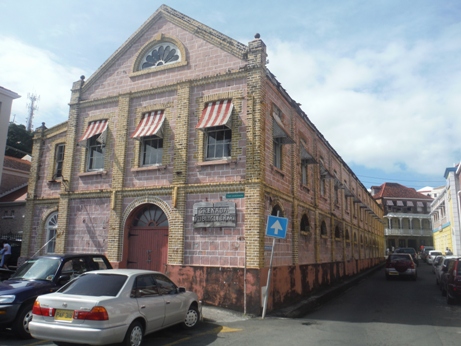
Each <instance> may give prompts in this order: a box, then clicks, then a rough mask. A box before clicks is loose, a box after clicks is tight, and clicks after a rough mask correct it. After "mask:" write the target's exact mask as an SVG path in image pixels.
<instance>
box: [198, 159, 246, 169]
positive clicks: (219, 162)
mask: <svg viewBox="0 0 461 346" xmlns="http://www.w3.org/2000/svg"><path fill="white" fill-rule="evenodd" d="M231 163H234V164H235V163H237V160H232V159H224V160H210V161H203V162H197V163H196V164H195V165H196V166H198V167H203V166H215V165H228V164H231Z"/></svg>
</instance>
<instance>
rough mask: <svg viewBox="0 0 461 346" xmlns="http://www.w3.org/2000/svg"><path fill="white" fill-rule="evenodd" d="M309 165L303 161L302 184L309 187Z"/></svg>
mask: <svg viewBox="0 0 461 346" xmlns="http://www.w3.org/2000/svg"><path fill="white" fill-rule="evenodd" d="M308 167H309V165H308V164H307V161H306V160H302V161H301V184H302V185H304V186H307V185H308V183H309V178H308V169H307V168H308Z"/></svg>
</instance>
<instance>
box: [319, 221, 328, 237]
mask: <svg viewBox="0 0 461 346" xmlns="http://www.w3.org/2000/svg"><path fill="white" fill-rule="evenodd" d="M320 235H321V236H324V237H326V236H327V224H326V223H325V221H322V224H321V225H320Z"/></svg>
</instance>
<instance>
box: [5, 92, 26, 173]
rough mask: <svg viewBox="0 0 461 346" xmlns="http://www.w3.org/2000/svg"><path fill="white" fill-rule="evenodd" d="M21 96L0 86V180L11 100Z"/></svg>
mask: <svg viewBox="0 0 461 346" xmlns="http://www.w3.org/2000/svg"><path fill="white" fill-rule="evenodd" d="M19 97H21V96H19V95H18V94H16V93H15V92H13V91H11V90H8V89H5V88H3V87H1V86H0V181H1V180H2V172H3V159H4V157H5V148H6V140H7V137H8V125H9V123H10V114H11V106H12V104H13V100H14V99H17V98H19Z"/></svg>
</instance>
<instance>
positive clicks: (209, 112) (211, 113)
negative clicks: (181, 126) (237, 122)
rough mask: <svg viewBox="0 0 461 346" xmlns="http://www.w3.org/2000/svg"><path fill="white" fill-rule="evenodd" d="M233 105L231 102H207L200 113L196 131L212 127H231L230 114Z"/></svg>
mask: <svg viewBox="0 0 461 346" xmlns="http://www.w3.org/2000/svg"><path fill="white" fill-rule="evenodd" d="M233 108H234V105H233V104H232V101H231V100H220V101H214V102H208V103H207V104H206V106H205V108H204V109H203V111H202V116H201V117H200V121H199V122H198V124H197V127H196V128H197V129H206V128H207V127H214V126H222V125H224V126H227V127H229V128H230V127H231V123H230V120H231V114H232V109H233Z"/></svg>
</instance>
